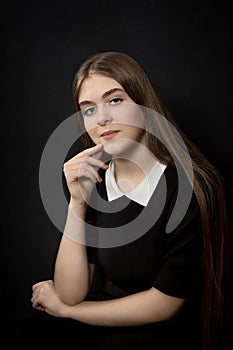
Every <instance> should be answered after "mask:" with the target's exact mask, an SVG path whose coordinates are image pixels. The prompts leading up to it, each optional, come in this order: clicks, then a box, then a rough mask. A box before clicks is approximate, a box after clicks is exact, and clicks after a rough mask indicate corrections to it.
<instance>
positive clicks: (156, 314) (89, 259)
mask: <svg viewBox="0 0 233 350" xmlns="http://www.w3.org/2000/svg"><path fill="white" fill-rule="evenodd" d="M73 87H74V101H75V103H76V106H77V111H78V123H79V126H80V128H84V131H85V132H84V134H83V136H82V140H83V141H84V145H85V149H84V150H83V151H81V152H80V153H78V154H77V155H75V156H74V157H72V158H71V159H70V160H68V161H67V162H66V163H65V164H64V175H65V179H66V183H67V187H68V189H69V193H70V201H69V209H68V213H67V221H66V225H65V228H64V232H63V236H62V239H61V242H60V246H59V250H58V254H57V257H56V263H55V271H54V278H53V280H49V281H42V282H39V283H37V284H35V285H34V286H33V294H32V299H31V300H32V305H33V307H34V308H35V309H37V310H39V311H42V313H40V315H43V316H42V317H41V318H40V321H38V320H37V323H35V322H34V323H33V322H32V323H30V324H31V331H33V332H34V334H39V335H40V337H39V338H40V339H44V338H41V336H43V335H44V336H45V334H46V337H49V338H50V339H52V341H54V342H55V339H57V340H58V344H61V343H60V342H61V341H62V340H63V341H65V342H67V344H68V343H70V344H71V342H73V341H74V342H76V343H75V344H77V343H78V342H79V341H81V339H82V340H83V341H84V342H85V344H86V345H89V346H91V347H92V348H95V349H118V348H121V349H143V350H146V349H170V347H171V346H177V347H179V349H193V350H197V349H202V350H213V349H224V350H226V349H228V348H227V346H228V345H227V343H228V340H229V334H228V326H229V312H228V310H229V309H230V306H229V282H230V281H229V279H230V277H229V276H230V275H229V266H230V260H229V251H228V249H229V247H230V244H229V228H228V219H227V209H226V204H225V198H224V189H223V185H222V182H221V176H220V175H219V174H218V172H217V170H216V169H215V167H214V166H213V165H211V164H210V163H209V161H208V160H206V159H205V157H204V156H203V155H202V154H201V153H200V151H199V150H198V149H197V147H195V145H193V143H192V142H190V140H189V139H188V138H187V137H186V136H185V135H184V133H183V132H182V131H181V130H180V128H179V127H178V126H177V125H176V123H175V121H174V120H173V118H172V116H171V115H170V114H169V113H168V111H167V109H166V108H165V106H164V105H163V104H162V102H161V100H160V99H159V97H158V95H157V93H156V92H155V89H154V88H153V86H152V84H151V82H150V81H149V79H148V77H147V75H146V74H145V72H144V70H143V69H142V68H141V66H140V65H139V64H138V63H137V62H135V60H134V59H132V58H131V57H129V56H128V55H126V54H123V53H119V52H105V53H97V54H95V55H93V56H91V57H89V58H88V59H87V60H86V61H85V62H84V63H83V64H82V65H81V67H80V68H79V70H78V72H77V73H76V75H75V79H74V85H73ZM171 218H173V219H172V222H171V221H170V220H171ZM169 225H170V226H169ZM35 324H36V325H37V327H38V328H36V327H35ZM46 341H47V340H46ZM77 348H79V347H77Z"/></svg>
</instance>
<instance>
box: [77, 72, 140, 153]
mask: <svg viewBox="0 0 233 350" xmlns="http://www.w3.org/2000/svg"><path fill="white" fill-rule="evenodd" d="M79 105H80V108H81V111H82V115H83V119H84V125H85V128H86V131H87V133H88V134H89V136H90V137H91V139H92V140H93V142H94V143H95V144H98V143H103V145H104V150H105V152H107V153H108V154H111V155H113V156H114V155H120V154H122V153H124V152H126V151H129V149H130V148H132V147H134V146H135V145H136V143H140V144H143V145H146V133H145V120H144V115H143V113H142V110H141V108H140V106H138V105H137V104H136V103H135V102H134V101H133V100H132V99H131V98H130V97H129V96H128V95H127V93H126V92H125V91H124V89H123V87H122V86H121V85H120V84H119V83H118V82H117V81H116V80H114V79H112V78H109V77H106V76H103V75H100V74H93V75H91V76H90V77H89V78H87V79H85V80H84V81H83V83H82V86H81V89H80V92H79Z"/></svg>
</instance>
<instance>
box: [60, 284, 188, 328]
mask: <svg viewBox="0 0 233 350" xmlns="http://www.w3.org/2000/svg"><path fill="white" fill-rule="evenodd" d="M183 303H184V300H183V299H179V298H175V297H171V296H168V295H166V294H164V293H161V292H160V291H158V290H156V289H155V288H151V289H149V290H147V291H143V292H140V293H136V294H133V295H130V296H127V297H123V298H119V299H114V300H107V301H84V302H81V303H80V304H78V305H75V306H71V307H69V306H68V307H67V308H66V311H65V317H69V318H73V319H76V320H78V321H81V322H84V323H87V324H90V325H94V326H104V327H124V326H138V325H145V324H149V323H153V322H160V321H165V320H168V319H170V318H171V317H172V316H173V315H175V313H176V312H177V311H178V310H179V309H180V307H181V306H182V305H183Z"/></svg>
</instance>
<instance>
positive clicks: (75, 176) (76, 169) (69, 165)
mask: <svg viewBox="0 0 233 350" xmlns="http://www.w3.org/2000/svg"><path fill="white" fill-rule="evenodd" d="M102 153H103V145H102V144H101V143H100V144H98V145H96V146H94V147H91V148H89V149H86V150H84V151H82V152H80V153H79V154H77V155H76V156H74V157H73V158H71V159H70V160H68V161H67V162H66V163H65V164H64V174H65V177H66V182H67V186H68V189H69V192H70V195H71V201H72V200H73V201H75V202H76V203H79V204H86V203H87V201H88V198H89V196H90V193H91V191H92V189H93V186H94V184H95V183H96V182H101V181H102V179H101V177H100V176H99V173H98V169H99V168H102V169H107V168H108V165H107V164H105V163H104V162H103V161H101V160H100V158H101V156H102Z"/></svg>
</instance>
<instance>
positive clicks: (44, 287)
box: [31, 280, 68, 317]
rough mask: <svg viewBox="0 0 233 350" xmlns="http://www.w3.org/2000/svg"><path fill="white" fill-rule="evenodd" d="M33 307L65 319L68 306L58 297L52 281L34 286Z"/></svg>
mask: <svg viewBox="0 0 233 350" xmlns="http://www.w3.org/2000/svg"><path fill="white" fill-rule="evenodd" d="M31 302H32V306H33V307H34V308H35V309H37V310H39V311H45V312H47V313H48V314H50V315H52V316H55V317H65V314H66V312H65V311H66V309H67V308H68V305H66V304H65V303H63V302H62V301H61V299H59V297H58V296H57V293H56V290H55V287H54V282H53V281H52V280H47V281H42V282H39V283H36V284H34V285H33V286H32V298H31Z"/></svg>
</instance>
